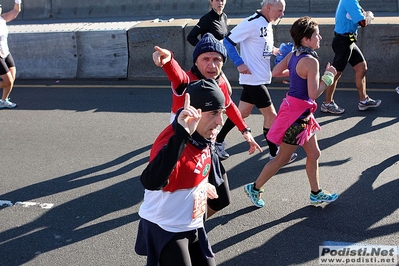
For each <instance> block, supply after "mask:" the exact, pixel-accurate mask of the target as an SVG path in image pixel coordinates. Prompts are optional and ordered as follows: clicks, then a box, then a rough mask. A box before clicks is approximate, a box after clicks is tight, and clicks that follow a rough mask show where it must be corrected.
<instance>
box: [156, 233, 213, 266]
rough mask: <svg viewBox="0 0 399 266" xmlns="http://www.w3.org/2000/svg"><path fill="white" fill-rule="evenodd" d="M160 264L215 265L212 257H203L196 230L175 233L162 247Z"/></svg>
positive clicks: (170, 265) (185, 265)
mask: <svg viewBox="0 0 399 266" xmlns="http://www.w3.org/2000/svg"><path fill="white" fill-rule="evenodd" d="M159 265H160V266H216V262H215V259H214V258H209V259H207V258H204V255H203V253H202V251H201V247H200V245H199V241H198V237H197V235H196V230H194V231H189V232H182V233H176V234H175V236H174V237H173V238H172V239H171V240H170V241H169V242H168V243H167V244H166V245H165V247H164V248H163V249H162V252H161V256H160V258H159Z"/></svg>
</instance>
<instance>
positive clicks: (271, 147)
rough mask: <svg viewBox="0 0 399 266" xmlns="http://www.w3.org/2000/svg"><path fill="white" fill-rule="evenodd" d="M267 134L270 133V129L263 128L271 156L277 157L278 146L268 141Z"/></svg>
mask: <svg viewBox="0 0 399 266" xmlns="http://www.w3.org/2000/svg"><path fill="white" fill-rule="evenodd" d="M267 132H269V128H265V127H264V128H263V136H264V137H265V139H266V142H267V145H268V146H269V152H270V155H271V156H273V157H274V156H276V155H277V150H278V147H277V145H276V144H274V143H273V142H271V141H269V140H268V139H267V137H266V135H267Z"/></svg>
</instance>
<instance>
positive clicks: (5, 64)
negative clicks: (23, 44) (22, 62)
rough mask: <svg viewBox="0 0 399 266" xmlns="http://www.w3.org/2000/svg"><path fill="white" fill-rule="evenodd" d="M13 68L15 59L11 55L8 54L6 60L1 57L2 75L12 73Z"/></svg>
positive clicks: (0, 69)
mask: <svg viewBox="0 0 399 266" xmlns="http://www.w3.org/2000/svg"><path fill="white" fill-rule="evenodd" d="M11 67H15V63H14V58H12V55H11V54H8V55H7V57H6V58H1V57H0V75H4V74H7V73H8V72H10V68H11Z"/></svg>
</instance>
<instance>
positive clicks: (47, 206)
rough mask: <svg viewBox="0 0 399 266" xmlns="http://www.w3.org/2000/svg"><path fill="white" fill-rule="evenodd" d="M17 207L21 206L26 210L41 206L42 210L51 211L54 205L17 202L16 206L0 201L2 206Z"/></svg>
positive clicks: (7, 201) (6, 201)
mask: <svg viewBox="0 0 399 266" xmlns="http://www.w3.org/2000/svg"><path fill="white" fill-rule="evenodd" d="M13 205H14V206H15V205H21V206H22V207H24V208H29V207H31V206H39V207H40V208H42V209H51V208H52V207H53V206H54V204H53V203H39V202H32V201H17V202H15V203H14V204H13V203H12V202H11V201H9V200H0V206H8V207H10V206H13Z"/></svg>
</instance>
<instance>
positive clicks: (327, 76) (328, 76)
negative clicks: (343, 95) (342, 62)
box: [321, 71, 335, 86]
mask: <svg viewBox="0 0 399 266" xmlns="http://www.w3.org/2000/svg"><path fill="white" fill-rule="evenodd" d="M334 76H335V75H334V74H333V73H332V72H330V71H326V72H324V75H323V76H322V77H321V80H322V81H324V83H325V84H326V85H327V86H331V85H332V84H333V83H334Z"/></svg>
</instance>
